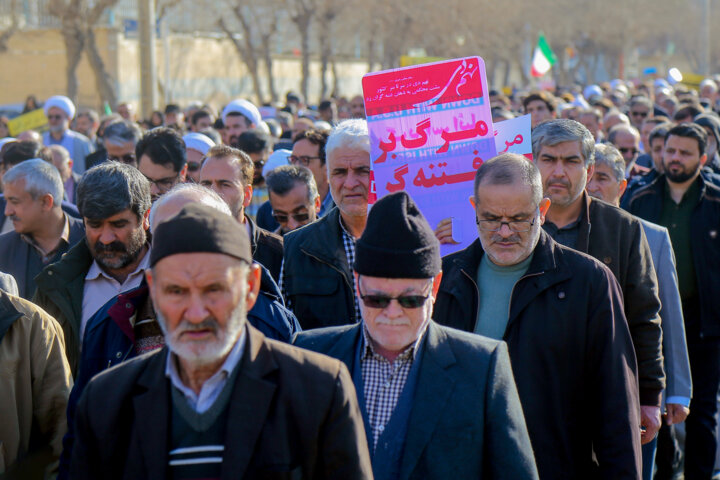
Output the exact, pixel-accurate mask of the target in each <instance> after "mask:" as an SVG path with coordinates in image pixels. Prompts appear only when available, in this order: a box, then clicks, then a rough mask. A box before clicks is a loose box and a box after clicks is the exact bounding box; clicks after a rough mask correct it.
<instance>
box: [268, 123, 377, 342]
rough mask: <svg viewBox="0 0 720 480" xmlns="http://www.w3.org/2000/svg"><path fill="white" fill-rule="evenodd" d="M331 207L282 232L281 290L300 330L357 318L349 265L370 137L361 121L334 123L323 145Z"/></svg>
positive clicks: (364, 198) (361, 216) (361, 218)
mask: <svg viewBox="0 0 720 480" xmlns="http://www.w3.org/2000/svg"><path fill="white" fill-rule="evenodd" d="M325 152H326V156H327V164H326V165H327V171H328V178H329V183H330V193H331V195H332V198H333V200H334V201H335V204H336V205H337V207H336V208H333V209H332V210H330V213H328V214H327V215H325V216H324V217H322V218H321V219H320V220H318V221H316V222H314V223H311V224H310V225H307V226H305V227H303V228H299V229H297V230H295V231H293V232H290V233H288V234H287V235H285V237H284V239H285V255H284V258H283V274H282V279H281V284H280V286H281V288H282V289H283V292H284V293H285V300H286V301H287V302H288V305H289V306H290V308H292V310H293V311H294V312H295V315H296V316H297V318H298V320H299V321H300V326H302V328H303V329H304V330H308V329H311V328H318V327H328V326H333V325H345V324H348V323H357V322H359V321H360V310H359V308H360V307H359V304H358V299H357V297H356V295H355V282H354V279H353V275H352V267H351V266H352V264H353V261H354V258H355V241H356V239H357V238H359V237H360V235H362V232H363V231H364V230H365V222H366V221H367V205H368V192H369V190H370V136H369V135H368V129H367V122H365V120H359V119H355V120H347V121H344V122H342V123H341V124H340V125H338V126H337V127H335V129H334V130H333V132H332V133H331V134H330V137H329V138H328V141H327V145H326V147H325Z"/></svg>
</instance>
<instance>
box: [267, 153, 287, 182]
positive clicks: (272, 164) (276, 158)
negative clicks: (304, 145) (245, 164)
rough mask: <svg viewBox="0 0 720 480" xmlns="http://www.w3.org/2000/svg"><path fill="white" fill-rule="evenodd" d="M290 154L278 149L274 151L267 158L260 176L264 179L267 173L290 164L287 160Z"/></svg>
mask: <svg viewBox="0 0 720 480" xmlns="http://www.w3.org/2000/svg"><path fill="white" fill-rule="evenodd" d="M291 154H292V152H291V151H290V150H285V149H279V150H275V151H274V152H273V153H271V154H270V157H268V161H267V163H265V165H264V166H263V169H262V176H263V177H266V176H267V174H268V173H270V172H272V171H273V170H275V169H276V168H277V167H281V166H283V165H288V164H289V163H290V161H289V158H290V155H291Z"/></svg>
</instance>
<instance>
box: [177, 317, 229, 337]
mask: <svg viewBox="0 0 720 480" xmlns="http://www.w3.org/2000/svg"><path fill="white" fill-rule="evenodd" d="M219 329H220V324H219V323H218V321H217V319H216V318H215V317H207V318H206V319H205V320H203V321H202V322H200V323H192V322H188V321H187V320H185V319H183V320H182V321H181V322H180V324H179V325H178V326H177V332H178V334H182V333H185V332H197V331H199V330H213V331H214V332H217V331H218V330H219Z"/></svg>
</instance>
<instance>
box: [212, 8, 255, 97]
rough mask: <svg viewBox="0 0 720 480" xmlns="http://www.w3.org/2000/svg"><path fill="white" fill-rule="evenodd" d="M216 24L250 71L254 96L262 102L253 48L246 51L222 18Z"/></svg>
mask: <svg viewBox="0 0 720 480" xmlns="http://www.w3.org/2000/svg"><path fill="white" fill-rule="evenodd" d="M217 26H218V27H220V29H221V30H222V31H223V32H225V34H226V35H227V36H228V38H229V39H230V41H231V42H232V44H233V46H234V47H235V51H237V53H238V55H239V56H240V59H241V60H242V61H243V63H244V64H245V66H246V67H247V69H248V72H249V73H250V79H251V80H252V84H253V91H254V92H255V97H256V99H257V101H258V102H261V103H262V89H261V88H260V75H259V74H258V62H257V57H256V55H255V52H254V51H253V50H250V51H248V49H246V48H245V46H244V45H242V44H241V43H240V42H239V41H238V40H237V39H236V38H235V37H233V33H232V31H230V29H229V28H228V26H227V25H226V24H225V21H224V20H223V19H222V18H221V19H220V20H218V22H217Z"/></svg>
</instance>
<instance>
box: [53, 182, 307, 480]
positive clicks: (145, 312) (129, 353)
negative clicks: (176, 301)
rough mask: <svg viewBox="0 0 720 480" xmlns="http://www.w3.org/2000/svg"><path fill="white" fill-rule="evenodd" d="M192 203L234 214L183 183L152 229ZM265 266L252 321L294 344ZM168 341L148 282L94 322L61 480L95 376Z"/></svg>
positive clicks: (293, 323)
mask: <svg viewBox="0 0 720 480" xmlns="http://www.w3.org/2000/svg"><path fill="white" fill-rule="evenodd" d="M190 203H199V204H204V205H208V206H210V207H212V208H214V209H216V210H218V211H220V212H223V213H225V214H227V215H230V208H229V207H228V206H227V204H226V203H225V202H224V201H223V199H222V198H220V197H219V196H218V195H217V194H215V192H213V191H212V190H209V189H207V188H205V187H202V186H200V185H197V184H194V183H183V184H180V185H177V186H175V187H174V188H173V189H172V190H170V191H169V192H167V193H166V194H164V195H163V196H162V197H160V199H158V201H156V202H155V203H154V204H153V207H152V209H151V210H150V227H151V231H153V232H154V231H155V230H156V229H157V227H158V225H159V224H160V223H162V222H164V221H166V220H168V219H169V218H171V217H173V216H175V215H176V214H178V213H179V212H180V210H181V209H182V208H183V207H184V206H185V205H188V204H190ZM260 270H261V276H260V293H259V295H258V297H257V300H256V302H255V305H253V307H252V308H251V309H250V311H249V312H248V321H249V322H250V324H251V325H252V326H253V327H255V328H257V329H258V330H259V331H260V332H262V333H263V334H264V335H265V336H266V337H267V338H272V339H274V340H279V341H282V342H290V339H291V338H292V337H293V335H294V334H296V333H297V332H299V331H300V326H299V325H298V323H297V319H295V316H294V315H293V314H292V312H291V311H289V310H288V309H287V308H285V306H284V304H283V301H282V295H281V294H280V289H279V287H278V286H277V284H276V283H275V281H274V280H273V279H272V277H271V276H270V272H269V271H268V270H267V269H266V268H265V267H263V266H262V265H260ZM163 345H165V340H164V338H163V336H162V331H161V329H160V326H159V324H158V322H157V316H156V313H155V309H154V308H153V305H152V301H151V299H150V291H149V288H148V286H147V284H146V283H145V282H143V283H142V284H141V285H140V286H139V287H138V288H136V289H134V290H131V291H129V292H125V293H123V294H120V295H118V296H117V297H115V298H113V299H112V300H110V301H109V302H108V303H107V304H105V306H103V307H102V308H101V309H100V310H98V311H97V313H96V314H95V315H94V316H93V317H92V318H91V319H90V320H89V321H88V324H87V328H86V330H85V337H84V339H83V349H82V353H81V357H80V367H79V372H78V375H77V377H76V380H75V385H74V386H73V390H72V393H71V395H70V401H69V403H68V410H67V417H68V434H67V435H66V436H65V439H64V440H63V444H64V449H63V454H62V457H61V459H60V460H61V461H60V474H59V475H58V479H59V480H62V479H65V478H68V476H67V475H68V474H69V466H70V456H71V450H72V444H73V439H74V424H73V422H74V419H75V408H76V406H77V401H78V399H79V398H80V395H81V394H82V392H83V389H84V388H85V386H86V385H87V383H88V382H89V381H90V379H92V378H93V377H94V376H95V375H97V374H98V373H100V372H102V371H103V370H106V369H108V368H110V367H112V366H115V365H118V364H120V363H123V362H125V361H127V360H130V359H132V358H135V357H136V356H138V355H142V354H144V353H148V352H151V351H154V350H157V349H159V348H162V347H163Z"/></svg>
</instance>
